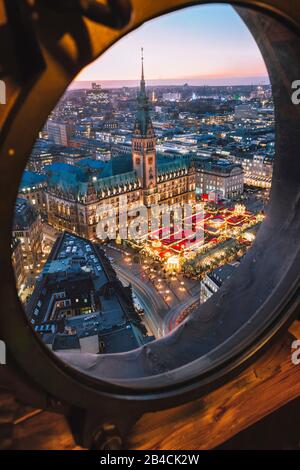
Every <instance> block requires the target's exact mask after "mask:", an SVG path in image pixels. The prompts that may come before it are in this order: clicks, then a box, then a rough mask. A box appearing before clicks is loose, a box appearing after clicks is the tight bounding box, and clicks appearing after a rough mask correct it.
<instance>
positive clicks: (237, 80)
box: [73, 5, 268, 87]
mask: <svg viewBox="0 0 300 470" xmlns="http://www.w3.org/2000/svg"><path fill="white" fill-rule="evenodd" d="M142 46H143V47H144V55H145V75H146V80H147V83H148V84H150V85H151V84H168V83H170V84H183V83H185V82H189V83H190V84H199V85H202V84H207V85H210V84H211V85H223V84H224V85H228V84H252V83H268V78H267V77H268V74H267V70H266V67H265V64H264V61H263V59H262V56H261V53H260V51H259V49H258V47H257V45H256V43H255V41H254V39H253V37H252V35H251V34H250V32H249V31H248V29H247V27H246V26H245V25H244V23H243V21H242V20H241V19H240V18H239V16H238V15H237V13H235V11H234V10H233V8H232V7H231V6H225V5H205V6H195V7H190V8H187V9H185V10H181V11H179V12H175V13H170V14H168V15H165V16H163V17H161V18H158V19H155V20H152V21H150V22H148V23H147V24H145V25H143V26H142V27H140V28H139V29H137V30H136V31H134V32H132V33H130V34H129V35H127V36H126V37H125V38H123V39H121V40H120V41H119V42H118V43H117V44H115V45H114V46H113V47H111V49H110V50H108V51H107V52H106V53H105V54H104V55H103V56H102V57H100V58H99V59H98V60H96V61H95V62H94V63H93V64H91V65H89V66H88V67H86V68H85V69H84V70H83V71H82V72H81V73H80V74H79V75H78V76H77V78H76V80H77V81H100V82H102V81H103V83H104V85H106V86H117V84H116V83H114V82H112V83H105V82H106V81H116V80H117V81H121V82H123V83H119V86H122V84H124V85H130V84H131V85H132V86H134V85H135V83H130V82H126V81H127V80H134V81H136V80H138V79H139V77H140V48H141V47H142ZM152 80H155V81H156V80H159V82H152ZM73 86H76V87H78V86H79V84H78V83H77V84H76V83H74V84H73Z"/></svg>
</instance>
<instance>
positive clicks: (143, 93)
mask: <svg viewBox="0 0 300 470" xmlns="http://www.w3.org/2000/svg"><path fill="white" fill-rule="evenodd" d="M141 61H142V77H141V87H140V91H141V94H142V95H146V83H145V75H144V48H143V47H141Z"/></svg>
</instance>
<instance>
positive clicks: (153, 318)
mask: <svg viewBox="0 0 300 470" xmlns="http://www.w3.org/2000/svg"><path fill="white" fill-rule="evenodd" d="M105 251H106V255H107V256H108V257H109V258H110V260H111V261H112V263H113V266H114V268H115V270H116V272H117V274H118V276H119V277H120V279H121V281H122V282H123V283H124V284H127V285H128V284H131V285H132V288H133V291H134V293H135V294H136V296H137V297H138V299H139V301H140V303H141V304H142V306H143V308H144V310H145V317H144V322H145V324H146V326H147V327H148V328H149V329H150V331H151V332H152V334H153V335H154V336H155V337H156V338H159V337H161V336H164V335H165V334H167V333H168V331H170V329H172V328H173V327H174V324H175V320H176V318H177V317H178V315H179V314H180V313H181V312H182V310H184V309H185V308H187V307H188V306H189V305H191V304H192V303H194V302H195V301H196V300H197V299H198V298H199V292H200V282H199V281H194V280H191V279H184V278H183V276H182V275H180V274H176V275H173V274H172V275H169V274H166V273H165V272H164V271H163V270H162V268H161V266H159V264H158V263H156V262H154V261H153V260H151V259H148V258H146V259H141V258H140V257H139V255H138V254H137V253H135V252H134V251H133V250H132V249H130V248H129V247H126V248H125V247H121V246H117V247H115V246H114V245H111V246H107V247H105ZM134 261H138V262H134ZM168 325H169V326H170V328H169V326H168ZM171 325H173V326H171Z"/></svg>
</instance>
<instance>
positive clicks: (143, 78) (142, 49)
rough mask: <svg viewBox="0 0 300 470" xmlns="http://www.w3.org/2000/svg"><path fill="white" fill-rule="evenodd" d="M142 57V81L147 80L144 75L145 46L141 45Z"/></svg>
mask: <svg viewBox="0 0 300 470" xmlns="http://www.w3.org/2000/svg"><path fill="white" fill-rule="evenodd" d="M141 59H142V81H143V82H144V81H145V77H144V48H143V47H141Z"/></svg>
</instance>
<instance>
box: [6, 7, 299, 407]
mask: <svg viewBox="0 0 300 470" xmlns="http://www.w3.org/2000/svg"><path fill="white" fill-rule="evenodd" d="M170 3H171V2H170ZM207 3H218V2H207V1H206V2H199V1H195V2H193V1H181V2H179V4H178V5H177V4H176V5H175V6H174V7H172V6H171V7H170V5H168V6H166V8H163V9H161V8H159V11H158V12H157V14H155V15H151V16H149V17H147V18H144V19H143V20H144V21H148V20H150V19H152V18H154V17H158V16H161V15H163V14H165V13H168V12H170V11H174V10H179V9H182V8H184V7H186V6H192V5H196V4H207ZM222 3H230V4H233V3H234V4H235V5H240V4H242V6H247V7H249V8H253V7H256V8H257V9H258V10H259V11H261V12H263V13H265V14H269V15H270V17H272V16H273V17H275V18H276V19H277V20H279V21H281V22H282V23H283V24H284V25H285V26H286V27H287V24H288V25H289V27H290V28H292V30H293V31H295V29H296V31H297V33H298V35H299V29H298V26H297V25H295V23H294V22H293V21H290V20H289V19H288V18H287V15H285V14H283V13H282V12H280V11H278V10H273V9H270V5H269V4H268V3H269V2H251V1H250V0H249V1H245V2H222ZM277 3H278V2H277ZM299 10H300V8H299ZM299 19H300V18H299ZM138 26H140V22H139V23H137V24H134V27H131V28H130V31H131V30H133V29H135V28H137V27H138ZM127 32H129V31H126V34H127ZM122 35H123V34H120V35H119V37H118V38H117V39H115V40H114V41H113V42H116V40H118V39H120V38H121V37H122ZM104 50H105V49H104ZM104 50H103V51H102V52H104ZM299 62H300V61H299ZM83 65H86V64H82V63H81V64H79V65H78V70H79V69H81V68H82V67H83ZM78 70H77V69H74V70H73V71H72V72H71V73H70V75H68V76H63V77H62V84H60V88H61V89H63V88H66V86H67V85H68V84H69V83H70V81H71V79H72V78H73V77H74V75H75V74H76V73H77V72H78ZM58 71H59V67H58V66H57V64H56V65H55V66H54V67H53V68H52V70H47V71H46V72H45V74H44V76H43V78H42V80H41V82H39V79H38V80H35V81H33V82H32V83H31V84H29V86H28V87H26V88H25V89H24V90H23V93H22V94H21V96H20V98H19V99H18V100H17V102H16V103H15V105H14V107H13V108H12V110H11V114H10V116H9V117H8V118H7V120H6V122H5V125H4V127H3V129H2V133H1V141H0V144H1V150H2V155H3V156H5V163H4V165H3V164H2V162H1V164H0V168H1V170H2V171H4V174H2V181H1V185H2V183H3V181H5V180H3V175H4V177H5V175H7V176H8V177H9V178H10V182H12V179H11V175H12V174H13V175H14V176H13V177H14V181H13V184H12V186H13V187H14V192H15V195H16V193H17V190H18V186H19V182H20V176H21V175H22V173H23V170H24V168H25V163H26V160H27V158H26V151H25V150H24V151H22V149H20V148H16V147H18V145H19V144H18V145H15V144H13V143H14V142H15V139H16V138H17V137H18V135H19V131H18V124H20V125H21V123H22V120H23V119H24V115H26V111H27V110H28V109H29V108H30V106H31V105H32V103H34V102H35V100H36V99H37V97H38V94H39V91H40V90H43V87H44V84H45V81H46V80H47V79H50V80H51V78H53V74H54V73H56V72H58ZM44 98H45V99H44V100H43V101H44V106H43V108H44V110H43V113H41V114H40V115H39V116H38V119H37V121H38V123H37V122H35V123H34V125H33V126H32V128H33V130H32V135H31V136H30V138H29V139H28V141H29V142H30V141H32V142H33V141H34V140H35V138H36V132H35V131H34V129H37V128H41V127H42V125H43V123H44V120H43V119H42V116H43V115H44V114H45V109H47V110H48V111H47V113H48V112H49V110H50V111H51V110H52V108H53V106H52V104H53V102H56V101H57V98H58V96H57V94H56V95H55V94H53V96H51V98H50V99H47V98H46V97H44ZM25 127H26V126H25ZM21 129H22V125H21ZM12 148H13V149H14V153H16V154H17V155H18V157H19V159H18V161H16V159H13V158H11V156H10V155H11V150H10V149H12ZM9 159H10V160H9ZM7 161H9V163H7ZM14 170H15V171H14ZM285 176H286V177H287V175H285ZM282 184H283V183H282V181H280V185H281V186H282ZM275 189H276V188H274V189H272V193H273V192H274V191H275ZM4 194H5V193H3V189H2V196H3V195H4ZM14 201H15V199H14ZM3 202H4V201H3ZM3 202H2V204H1V207H0V213H1V215H2V216H3V219H2V220H3V221H4V222H5V224H6V225H5V226H6V230H5V233H4V236H3V238H2V241H1V245H2V254H1V261H3V263H2V271H1V281H2V282H1V297H2V299H4V298H6V299H7V307H6V311H5V315H4V313H3V312H2V314H1V316H0V331H1V334H2V339H3V340H4V341H5V342H6V344H7V347H8V351H9V357H10V359H11V363H12V364H15V365H16V366H17V367H19V368H21V369H22V370H23V371H25V373H26V374H27V376H28V377H30V379H32V380H33V381H34V382H35V383H36V384H38V385H39V386H40V387H41V388H42V389H43V390H45V391H46V392H47V393H49V394H51V395H52V396H55V397H56V398H57V399H59V400H61V401H63V402H67V403H71V404H72V405H74V406H80V407H84V408H89V407H91V406H94V405H95V404H96V403H98V401H99V398H102V399H103V398H106V399H109V398H110V399H112V400H116V399H117V400H121V401H122V402H123V401H127V402H131V403H135V404H136V403H139V404H141V406H142V407H143V408H146V409H147V410H149V409H159V408H163V407H169V406H171V405H174V404H179V403H183V402H185V401H187V400H190V399H192V398H193V397H196V396H197V397H198V396H199V395H200V394H203V393H206V392H208V391H209V390H212V389H213V388H215V387H217V386H219V385H221V384H222V383H225V382H226V381H227V380H228V379H229V378H230V377H232V376H233V375H235V374H237V373H238V372H239V371H240V370H241V369H242V368H244V367H246V365H248V364H249V363H250V362H251V361H254V360H255V358H256V356H257V354H258V353H261V352H263V351H264V349H265V347H266V346H267V345H271V344H272V340H275V339H276V338H277V336H278V334H280V332H281V331H284V330H285V329H286V328H287V326H288V325H289V324H290V323H291V322H292V321H293V318H294V317H295V315H296V314H297V307H298V305H299V272H298V271H299V270H297V269H295V264H296V263H297V262H296V259H295V260H294V262H293V265H291V266H290V268H291V269H290V272H289V273H288V276H289V279H294V280H295V284H296V285H295V286H293V295H289V296H288V297H289V299H288V300H289V301H288V302H287V301H286V304H285V305H284V307H282V308H281V309H280V311H279V312H278V311H277V312H276V307H274V311H273V313H272V314H271V317H272V319H273V321H269V323H268V325H266V327H265V329H264V330H263V331H262V332H261V334H260V335H259V336H258V335H255V338H253V341H251V343H250V344H247V345H245V347H244V348H242V347H241V344H240V345H239V346H238V348H237V349H238V350H237V351H236V353H235V354H234V355H232V354H230V357H228V358H226V359H225V360H223V361H222V362H221V363H220V364H218V365H217V364H215V365H214V368H213V370H210V371H209V372H207V373H204V374H202V375H201V376H197V375H194V376H193V377H191V378H190V379H189V380H183V381H182V382H180V383H177V384H174V381H173V380H172V378H171V380H170V381H169V383H165V384H163V385H162V384H159V385H158V386H156V385H154V386H152V387H149V386H147V385H146V386H145V385H143V384H141V386H134V387H132V386H128V385H126V384H124V383H123V384H121V385H120V384H119V385H118V384H116V383H115V384H114V383H111V382H109V381H102V380H101V379H94V378H92V377H90V376H87V375H86V374H83V373H81V372H80V371H78V370H76V369H74V368H73V367H71V366H69V365H68V364H66V363H65V362H63V361H61V360H60V359H59V358H58V357H56V356H55V355H53V353H51V352H50V351H48V350H47V348H46V346H45V345H43V344H42V341H41V340H40V339H39V338H38V336H37V335H36V334H34V333H33V331H32V329H31V327H30V325H29V324H28V323H27V320H26V318H25V315H24V314H23V312H24V311H23V307H22V306H21V304H20V301H19V298H18V294H17V291H16V286H15V282H14V273H13V269H12V264H11V259H10V250H9V247H10V243H11V230H10V229H11V226H12V219H13V212H14V205H12V204H11V199H9V200H8V205H7V206H6V205H5V204H3ZM293 202H294V204H296V203H297V201H296V200H294V201H293ZM7 227H8V229H7ZM263 236H264V235H263ZM252 254H253V253H252ZM297 259H299V255H298V258H297ZM279 294H280V295H279V298H282V293H279ZM276 299H277V300H278V295H277V297H276ZM20 313H22V315H20ZM7 316H8V317H7ZM185 324H186V323H185ZM182 328H185V326H182ZM179 331H180V328H179V329H177V330H176V332H174V333H173V335H174V334H176V335H178V332H179ZM33 358H34V359H33ZM33 360H34V364H35V367H34V369H33V368H32V363H33ZM176 371H177V369H176ZM158 375H159V374H156V375H155V376H153V377H156V378H157V377H158ZM162 375H163V376H166V372H164V373H163V374H162ZM167 375H168V373H167ZM171 375H172V374H171Z"/></svg>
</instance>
